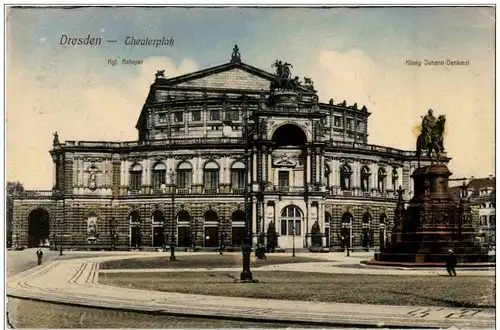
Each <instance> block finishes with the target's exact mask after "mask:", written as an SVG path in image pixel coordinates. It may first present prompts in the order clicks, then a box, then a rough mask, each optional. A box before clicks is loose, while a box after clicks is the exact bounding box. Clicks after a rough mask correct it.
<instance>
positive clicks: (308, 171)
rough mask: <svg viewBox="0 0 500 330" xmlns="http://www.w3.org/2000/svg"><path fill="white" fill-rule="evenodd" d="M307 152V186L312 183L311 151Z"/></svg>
mask: <svg viewBox="0 0 500 330" xmlns="http://www.w3.org/2000/svg"><path fill="white" fill-rule="evenodd" d="M306 150H307V168H306V185H307V184H309V183H310V182H311V151H310V150H309V148H307V149H306Z"/></svg>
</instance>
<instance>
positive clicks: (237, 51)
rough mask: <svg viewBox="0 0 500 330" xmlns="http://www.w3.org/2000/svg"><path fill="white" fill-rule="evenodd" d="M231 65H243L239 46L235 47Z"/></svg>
mask: <svg viewBox="0 0 500 330" xmlns="http://www.w3.org/2000/svg"><path fill="white" fill-rule="evenodd" d="M231 63H241V54H240V49H239V48H238V45H234V48H233V53H232V54H231Z"/></svg>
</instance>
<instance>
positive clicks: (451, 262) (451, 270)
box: [446, 250, 457, 276]
mask: <svg viewBox="0 0 500 330" xmlns="http://www.w3.org/2000/svg"><path fill="white" fill-rule="evenodd" d="M456 266H457V257H456V256H455V254H454V253H453V250H448V255H447V256H446V271H447V272H448V274H449V275H450V276H457V272H456V271H455V267H456Z"/></svg>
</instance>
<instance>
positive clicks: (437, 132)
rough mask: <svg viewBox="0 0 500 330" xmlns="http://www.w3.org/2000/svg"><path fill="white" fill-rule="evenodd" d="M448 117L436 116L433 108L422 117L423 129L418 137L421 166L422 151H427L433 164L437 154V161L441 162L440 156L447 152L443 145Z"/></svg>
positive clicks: (418, 158) (418, 154) (418, 155)
mask: <svg viewBox="0 0 500 330" xmlns="http://www.w3.org/2000/svg"><path fill="white" fill-rule="evenodd" d="M445 123H446V117H445V116H444V115H440V116H439V117H438V118H437V119H436V117H434V115H433V112H432V109H429V111H427V115H425V116H424V117H423V118H422V131H421V133H420V135H419V136H418V138H417V161H418V167H420V156H421V155H422V151H424V150H425V151H427V157H429V158H430V160H431V164H432V163H433V160H434V157H433V154H432V152H433V151H434V154H435V161H436V163H439V158H440V157H441V156H442V154H443V153H444V152H445V150H444V145H443V134H444V129H445Z"/></svg>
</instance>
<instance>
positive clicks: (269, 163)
mask: <svg viewBox="0 0 500 330" xmlns="http://www.w3.org/2000/svg"><path fill="white" fill-rule="evenodd" d="M266 169H267V181H269V182H273V181H274V180H272V178H273V155H272V150H271V149H268V151H267V165H266Z"/></svg>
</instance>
